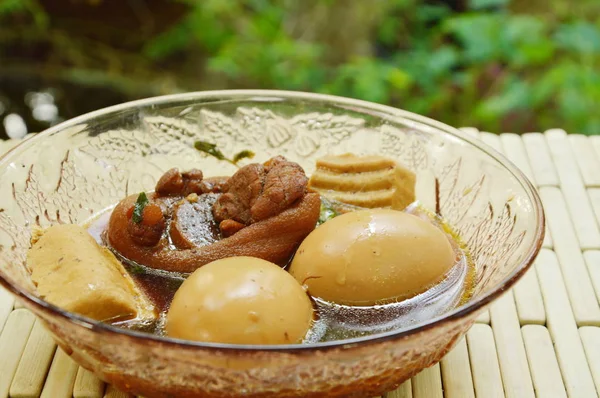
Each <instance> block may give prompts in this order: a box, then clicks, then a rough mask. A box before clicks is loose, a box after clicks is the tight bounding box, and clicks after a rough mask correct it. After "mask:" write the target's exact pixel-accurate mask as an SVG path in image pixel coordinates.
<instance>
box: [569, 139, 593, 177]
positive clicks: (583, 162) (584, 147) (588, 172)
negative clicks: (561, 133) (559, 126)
mask: <svg viewBox="0 0 600 398" xmlns="http://www.w3.org/2000/svg"><path fill="white" fill-rule="evenodd" d="M568 139H569V142H570V143H571V147H572V150H573V153H574V154H576V155H577V156H575V160H576V161H577V165H578V166H579V172H580V173H581V177H582V178H583V182H584V184H585V185H586V186H587V187H600V173H599V171H600V158H599V157H598V156H597V155H596V152H595V151H594V147H593V146H592V143H591V142H590V140H589V139H588V137H586V136H585V135H580V134H571V135H569V136H568Z"/></svg>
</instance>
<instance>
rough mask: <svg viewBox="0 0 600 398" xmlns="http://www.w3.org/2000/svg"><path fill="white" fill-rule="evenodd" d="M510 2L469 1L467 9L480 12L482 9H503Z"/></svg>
mask: <svg viewBox="0 0 600 398" xmlns="http://www.w3.org/2000/svg"><path fill="white" fill-rule="evenodd" d="M509 3H510V0H469V8H470V9H472V10H481V9H483V8H498V7H505V6H507V5H508V4H509Z"/></svg>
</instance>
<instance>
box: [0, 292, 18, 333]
mask: <svg viewBox="0 0 600 398" xmlns="http://www.w3.org/2000/svg"><path fill="white" fill-rule="evenodd" d="M14 302H15V300H14V298H13V296H12V295H11V294H10V293H8V292H7V291H6V290H5V289H4V288H3V287H1V286H0V332H2V328H3V327H4V324H5V323H6V320H7V319H8V316H9V315H10V312H11V311H12V310H13V306H14Z"/></svg>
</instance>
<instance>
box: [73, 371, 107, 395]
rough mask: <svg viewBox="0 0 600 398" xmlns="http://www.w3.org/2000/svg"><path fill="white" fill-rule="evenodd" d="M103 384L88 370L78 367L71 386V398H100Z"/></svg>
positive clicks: (102, 393)
mask: <svg viewBox="0 0 600 398" xmlns="http://www.w3.org/2000/svg"><path fill="white" fill-rule="evenodd" d="M103 395H104V382H103V381H102V380H100V379H99V378H98V377H96V375H94V374H93V373H92V372H90V371H89V370H86V369H84V368H82V367H79V369H78V370H77V377H76V378H75V384H74V385H73V398H102V396H103Z"/></svg>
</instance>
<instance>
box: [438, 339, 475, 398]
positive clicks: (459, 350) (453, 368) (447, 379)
mask: <svg viewBox="0 0 600 398" xmlns="http://www.w3.org/2000/svg"><path fill="white" fill-rule="evenodd" d="M441 369H442V383H443V385H444V397H446V398H475V390H474V388H473V376H471V366H470V364H469V351H468V350H467V342H466V341H465V339H464V338H463V339H461V340H460V341H459V342H458V344H457V345H456V347H454V349H453V350H452V351H450V352H449V353H448V354H447V355H446V356H445V357H444V359H442V362H441Z"/></svg>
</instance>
